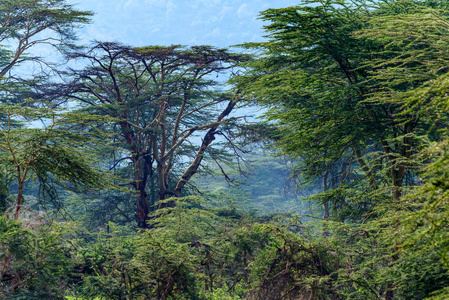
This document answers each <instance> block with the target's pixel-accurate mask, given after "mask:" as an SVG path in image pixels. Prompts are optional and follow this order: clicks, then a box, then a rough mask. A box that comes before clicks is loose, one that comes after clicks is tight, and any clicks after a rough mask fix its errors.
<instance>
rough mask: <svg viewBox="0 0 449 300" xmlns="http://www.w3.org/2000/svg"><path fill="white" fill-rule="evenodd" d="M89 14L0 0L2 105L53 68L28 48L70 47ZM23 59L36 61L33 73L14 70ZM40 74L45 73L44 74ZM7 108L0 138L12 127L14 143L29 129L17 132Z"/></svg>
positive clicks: (6, 180)
mask: <svg viewBox="0 0 449 300" xmlns="http://www.w3.org/2000/svg"><path fill="white" fill-rule="evenodd" d="M91 15H92V14H91V13H90V12H86V11H78V10H75V9H73V7H72V6H71V5H69V4H67V3H66V1H65V0H1V1H0V101H1V102H2V103H4V104H6V105H11V104H15V103H24V102H26V101H25V99H27V98H28V97H29V96H30V94H31V89H32V87H33V86H34V85H36V84H37V83H38V82H39V81H40V78H41V76H42V75H43V74H44V73H46V72H47V71H48V70H51V69H53V70H55V69H54V67H55V65H54V63H55V62H49V61H47V60H45V59H42V58H41V57H39V55H35V54H33V53H32V51H33V50H34V49H36V48H37V46H43V48H41V51H42V49H45V50H49V48H48V47H47V46H50V48H53V49H50V50H56V51H55V53H57V52H64V51H66V50H68V49H73V48H74V47H75V45H74V42H75V41H76V34H75V29H76V28H77V27H78V26H80V25H82V24H84V23H87V22H89V18H90V16H91ZM27 62H33V63H36V64H38V65H35V67H36V66H39V68H32V69H33V71H32V72H33V74H26V73H25V72H24V70H26V69H20V71H17V70H19V69H18V67H19V66H23V65H24V64H25V63H27ZM55 71H56V70H55ZM44 75H45V76H48V74H44ZM27 103H28V104H29V103H31V102H27ZM10 110H16V108H14V107H10V108H8V107H7V106H5V107H2V111H3V112H4V113H2V114H1V115H0V118H1V121H2V124H1V126H2V134H3V135H2V138H6V136H5V131H4V130H6V128H9V129H8V132H10V133H11V132H12V131H13V130H14V134H16V135H17V136H16V142H17V140H19V139H17V137H19V136H21V137H24V136H28V134H29V133H30V130H27V129H24V128H22V130H23V131H22V133H20V128H18V127H17V128H16V126H18V123H17V122H16V121H17V116H16V117H15V118H10V117H8V116H10V114H8V113H5V111H10ZM13 115H14V113H13ZM25 115H28V114H25ZM25 115H20V113H19V116H20V117H25ZM28 137H29V136H28ZM4 146H5V144H3V143H2V149H3V150H5V148H4ZM19 148H21V147H19ZM15 150H18V148H15ZM36 150H37V149H36ZM7 169H8V168H6V167H5V169H4V170H3V172H2V183H1V184H2V194H1V197H2V199H1V202H2V206H3V208H5V203H6V202H5V201H6V200H5V198H6V195H7V192H6V191H7V190H9V184H10V178H11V177H10V176H8V171H7ZM9 175H10V174H9ZM22 175H24V174H22ZM19 177H22V178H25V177H27V176H25V177H24V176H19ZM19 198H20V197H19ZM19 202H20V201H19ZM18 207H20V205H19V206H18ZM19 210H20V209H19ZM17 215H18V214H17V213H16V216H17Z"/></svg>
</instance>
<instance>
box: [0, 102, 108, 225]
mask: <svg viewBox="0 0 449 300" xmlns="http://www.w3.org/2000/svg"><path fill="white" fill-rule="evenodd" d="M0 113H2V114H4V115H5V116H6V117H7V123H6V124H5V125H1V126H0V158H1V159H0V161H1V166H2V170H3V172H2V173H3V174H2V175H3V176H2V177H1V178H0V180H1V181H8V183H9V182H13V183H15V184H16V186H17V196H15V198H16V199H15V212H14V218H15V219H16V220H17V219H19V216H20V213H21V210H22V207H23V203H24V189H25V184H26V183H27V181H30V180H32V179H33V180H36V181H37V182H39V184H40V189H39V191H40V196H41V200H42V201H46V200H50V201H53V203H54V204H56V205H55V207H58V206H59V204H60V203H59V202H58V201H57V189H56V185H60V186H63V187H66V188H69V189H75V190H83V189H84V190H86V189H98V188H106V187H108V186H112V185H110V184H109V180H108V176H107V174H106V173H105V172H103V171H102V170H101V169H100V168H99V167H97V166H95V164H92V161H91V160H89V159H88V155H87V153H85V151H83V149H84V148H85V147H86V145H91V144H92V143H96V144H98V141H97V140H96V139H95V138H94V136H93V135H92V134H90V133H88V132H85V133H82V132H81V133H70V132H67V131H66V130H64V129H63V128H62V127H61V126H62V125H66V124H69V123H72V124H73V122H76V123H84V124H88V122H92V121H94V122H98V121H107V120H106V119H105V118H102V117H100V118H98V117H95V116H87V115H79V114H70V113H60V112H57V111H55V110H54V109H45V108H41V109H35V108H26V107H23V105H22V104H20V105H2V106H0ZM43 118H44V119H46V120H47V123H48V124H47V125H46V126H44V127H42V128H26V127H25V128H24V127H21V126H17V122H20V120H22V122H23V120H27V122H28V121H37V120H41V119H43ZM48 198H50V199H48Z"/></svg>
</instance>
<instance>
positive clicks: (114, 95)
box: [55, 43, 247, 228]
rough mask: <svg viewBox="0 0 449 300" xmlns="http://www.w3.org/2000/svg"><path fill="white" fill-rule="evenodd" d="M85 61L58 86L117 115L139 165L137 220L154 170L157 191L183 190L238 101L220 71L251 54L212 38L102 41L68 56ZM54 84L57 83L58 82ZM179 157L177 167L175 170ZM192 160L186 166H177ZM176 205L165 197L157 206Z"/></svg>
mask: <svg viewBox="0 0 449 300" xmlns="http://www.w3.org/2000/svg"><path fill="white" fill-rule="evenodd" d="M70 58H72V59H78V60H79V61H80V62H82V64H85V67H84V68H83V69H79V70H74V69H72V70H71V71H70V76H71V78H72V81H71V82H70V83H68V84H66V85H63V86H61V85H58V86H57V93H59V96H62V97H67V99H72V100H73V99H76V100H77V101H78V102H79V103H80V105H81V106H82V107H83V108H84V109H87V110H90V111H92V112H95V113H96V114H99V113H101V114H106V115H109V116H112V117H115V118H117V119H118V120H119V121H118V122H117V124H116V125H117V129H118V132H117V134H118V135H119V136H120V137H121V141H122V147H123V149H125V152H127V153H128V154H127V156H125V157H123V158H122V161H123V160H126V159H129V160H130V161H131V163H132V167H133V178H132V181H131V184H132V186H133V188H134V189H135V192H136V194H137V202H136V203H137V211H136V218H137V225H138V227H139V228H146V227H147V221H148V220H149V218H148V214H149V213H150V208H149V203H148V193H147V186H148V183H149V181H150V179H151V177H153V178H156V181H157V190H158V197H157V198H158V199H159V200H163V199H166V198H170V197H173V196H175V197H177V196H180V195H182V191H183V188H184V187H185V185H186V184H187V183H188V182H189V180H190V178H191V177H192V176H193V175H194V174H195V173H196V172H197V171H198V168H199V167H200V164H201V162H202V160H203V158H204V156H205V155H206V154H207V150H208V148H209V147H210V144H211V143H212V142H213V141H214V139H215V136H216V135H217V134H221V132H219V131H218V128H219V127H220V126H223V125H224V123H225V122H227V121H228V120H233V118H231V117H230V113H231V112H232V110H233V109H234V107H235V105H236V101H235V99H233V96H232V95H230V94H228V93H226V92H224V91H223V87H222V86H221V85H219V84H218V83H217V82H216V81H214V80H213V79H215V78H216V77H218V76H220V74H226V72H228V70H230V69H232V68H233V67H235V66H236V65H237V64H238V63H239V62H241V61H242V60H245V59H247V56H246V55H239V54H233V53H230V52H228V51H227V50H224V49H215V48H212V47H209V46H196V47H189V48H188V47H181V46H169V47H161V46H150V47H142V48H132V47H128V46H124V45H121V44H118V43H97V44H96V45H94V46H93V47H92V48H90V49H89V50H88V51H87V52H79V53H74V54H72V55H71V56H70ZM55 90H56V89H55ZM175 165H177V166H178V167H177V168H176V169H177V172H178V175H177V176H175V175H174V174H175V172H174V169H175ZM181 165H188V167H182V168H181V169H180V167H179V166H181ZM167 205H170V202H168V203H167V202H161V204H160V205H159V207H164V206H167Z"/></svg>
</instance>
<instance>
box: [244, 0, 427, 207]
mask: <svg viewBox="0 0 449 300" xmlns="http://www.w3.org/2000/svg"><path fill="white" fill-rule="evenodd" d="M311 3H314V5H309V4H311ZM375 8H376V9H373V7H372V6H367V5H364V4H360V6H357V7H355V6H354V5H353V4H345V3H341V2H340V1H337V2H334V1H327V2H313V1H312V2H305V3H304V5H299V6H294V7H288V8H282V9H269V10H266V11H264V12H262V13H261V19H263V20H265V21H268V22H270V24H268V25H267V26H265V30H266V31H267V33H268V38H269V41H268V42H264V43H250V44H245V45H243V46H244V47H247V48H250V49H257V50H260V51H261V52H262V53H261V54H260V55H259V57H258V59H257V60H255V61H254V62H250V63H249V65H248V67H249V68H248V71H247V73H246V74H245V75H243V76H240V77H238V78H237V83H238V85H237V87H238V88H239V89H241V90H243V91H245V93H246V94H245V96H246V97H247V99H249V100H256V101H258V103H260V104H262V105H265V106H266V107H268V108H269V111H268V113H267V117H268V119H269V120H272V121H275V122H276V123H277V125H279V128H280V129H281V133H280V135H279V136H278V137H279V139H278V141H277V142H276V145H277V146H278V147H279V148H280V149H282V150H283V151H284V153H287V154H289V155H294V156H300V157H301V159H302V163H303V166H304V168H303V169H302V172H303V173H304V174H309V175H312V176H318V177H319V176H324V177H325V176H326V174H327V172H328V169H329V168H331V167H332V165H333V164H335V163H338V164H340V163H341V162H339V161H341V159H342V158H343V157H345V156H348V155H349V156H351V157H353V158H354V159H350V161H351V162H354V164H357V165H358V166H357V167H356V168H352V169H348V170H352V171H351V172H353V171H354V170H356V169H360V170H362V172H363V173H364V175H365V178H366V179H367V180H366V182H367V184H369V186H370V189H371V190H373V191H375V190H379V187H381V186H385V187H387V186H388V187H390V188H391V190H392V197H393V198H394V199H395V200H398V199H399V198H400V196H401V194H402V186H403V184H404V179H405V178H406V175H407V171H408V170H410V158H411V155H412V154H413V153H416V149H417V146H418V142H417V140H415V139H414V138H413V137H414V136H415V135H416V134H417V133H418V132H420V131H422V130H426V128H429V122H426V120H425V119H422V118H419V116H418V115H417V114H414V113H412V112H408V113H405V109H404V107H403V103H401V102H399V101H394V100H395V99H394V93H395V92H405V91H407V90H410V89H413V88H414V87H416V86H417V85H419V84H420V83H422V82H425V81H426V80H429V79H430V78H431V77H426V76H421V77H417V76H415V77H414V78H413V81H410V82H408V83H406V80H405V79H406V78H405V77H406V76H404V77H403V79H401V82H398V80H397V78H396V79H395V78H392V77H390V78H389V79H388V80H387V79H384V80H380V79H379V78H380V77H379V76H380V75H379V74H382V72H383V69H385V66H386V65H387V64H394V65H396V66H400V64H401V62H397V61H396V60H395V57H394V55H392V53H393V51H399V48H398V47H396V48H395V49H392V51H391V52H389V53H386V52H385V51H384V46H385V44H384V43H383V41H382V40H376V39H371V38H369V37H368V33H366V34H363V32H364V30H365V29H369V28H370V26H371V25H369V22H368V21H369V20H370V17H371V16H379V15H387V14H390V15H392V14H397V12H395V11H394V9H392V8H391V7H390V6H389V5H388V4H386V5H385V6H382V5H379V4H377V5H376V6H375ZM375 30H376V29H373V30H372V32H374V31H375ZM372 32H371V33H372ZM407 55H408V54H407ZM411 57H413V56H412V55H411ZM415 63H416V60H415ZM409 66H410V65H408V66H404V65H402V67H403V68H404V69H405V68H407V67H409ZM420 66H422V67H424V66H425V63H421V64H420ZM414 70H415V71H414V72H415V73H414V74H418V72H417V71H416V70H418V68H416V69H414ZM408 73H409V72H408ZM408 73H407V74H408ZM428 73H429V72H427V74H428ZM384 78H385V77H384ZM387 94H389V95H390V96H391V95H392V97H389V98H387V97H385V95H387ZM365 154H369V155H365ZM386 174H388V175H386ZM387 176H388V177H387ZM386 178H388V180H385V179H386Z"/></svg>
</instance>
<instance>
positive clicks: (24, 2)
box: [0, 0, 92, 79]
mask: <svg viewBox="0 0 449 300" xmlns="http://www.w3.org/2000/svg"><path fill="white" fill-rule="evenodd" d="M91 15H92V13H90V12H87V11H78V10H74V9H73V8H72V6H71V5H69V4H67V3H66V1H65V0H1V1H0V44H1V48H0V49H1V52H2V57H1V59H0V77H2V78H3V79H4V77H5V76H6V75H7V73H8V72H11V71H12V68H13V67H14V66H16V65H19V64H21V63H24V62H26V61H36V62H40V63H44V64H46V63H47V62H45V61H44V60H42V59H41V58H40V57H39V56H32V55H29V54H27V53H29V51H30V49H31V48H33V47H35V46H36V45H51V46H53V47H55V48H56V49H57V50H59V51H65V50H68V49H71V48H73V47H75V45H74V42H75V40H76V35H75V32H74V29H75V28H77V27H78V26H79V25H80V24H83V23H87V22H89V20H90V19H89V18H90V16H91ZM7 43H8V44H9V45H11V46H10V47H7V46H5V45H6V44H7ZM11 47H12V48H13V49H10V48H11Z"/></svg>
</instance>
